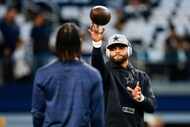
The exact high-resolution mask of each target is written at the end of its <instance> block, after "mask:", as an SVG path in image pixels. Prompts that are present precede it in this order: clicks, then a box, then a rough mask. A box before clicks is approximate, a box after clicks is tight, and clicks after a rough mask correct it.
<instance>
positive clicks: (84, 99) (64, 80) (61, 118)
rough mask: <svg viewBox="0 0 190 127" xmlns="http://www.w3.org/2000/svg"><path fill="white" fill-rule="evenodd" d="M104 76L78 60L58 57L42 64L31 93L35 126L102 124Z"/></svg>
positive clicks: (54, 126)
mask: <svg viewBox="0 0 190 127" xmlns="http://www.w3.org/2000/svg"><path fill="white" fill-rule="evenodd" d="M102 87H103V86H102V79H101V76H100V74H99V72H98V71H97V70H96V69H94V68H93V67H91V66H89V65H87V64H86V63H83V62H81V61H77V60H71V61H61V60H55V61H54V62H52V63H51V64H49V65H46V66H44V67H42V68H40V69H39V70H38V71H37V73H36V76H35V81H34V86H33V95H32V110H31V112H32V114H33V124H34V127H89V126H90V127H103V126H104V97H103V88H102Z"/></svg>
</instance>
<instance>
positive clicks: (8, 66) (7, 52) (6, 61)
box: [0, 7, 20, 83]
mask: <svg viewBox="0 0 190 127" xmlns="http://www.w3.org/2000/svg"><path fill="white" fill-rule="evenodd" d="M16 16H17V10H16V9H15V8H14V7H10V8H8V10H7V12H6V13H5V15H4V17H3V18H2V19H0V31H1V34H2V43H1V51H0V56H1V57H2V68H3V82H5V83H11V82H13V80H14V77H13V61H12V54H13V52H14V50H15V48H16V40H17V38H18V37H19V33H20V28H19V27H18V25H17V24H16V22H15V17H16Z"/></svg>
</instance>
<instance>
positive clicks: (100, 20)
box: [90, 5, 111, 25]
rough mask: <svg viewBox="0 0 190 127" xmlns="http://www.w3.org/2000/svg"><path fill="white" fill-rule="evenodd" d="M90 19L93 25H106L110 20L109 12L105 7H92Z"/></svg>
mask: <svg viewBox="0 0 190 127" xmlns="http://www.w3.org/2000/svg"><path fill="white" fill-rule="evenodd" d="M90 19H91V20H92V22H93V23H94V24H97V25H106V24H107V23H108V22H109V21H110V19H111V12H110V10H109V9H108V8H107V7H105V6H100V5H98V6H94V7H93V8H92V9H91V11H90Z"/></svg>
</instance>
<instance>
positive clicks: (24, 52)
mask: <svg viewBox="0 0 190 127" xmlns="http://www.w3.org/2000/svg"><path fill="white" fill-rule="evenodd" d="M13 61H14V66H13V73H14V79H15V81H16V83H21V84H26V83H29V82H31V78H32V75H31V74H32V61H33V57H32V54H31V52H30V48H29V46H28V45H26V44H25V43H24V41H23V40H22V39H21V38H18V39H17V42H16V49H15V51H14V53H13Z"/></svg>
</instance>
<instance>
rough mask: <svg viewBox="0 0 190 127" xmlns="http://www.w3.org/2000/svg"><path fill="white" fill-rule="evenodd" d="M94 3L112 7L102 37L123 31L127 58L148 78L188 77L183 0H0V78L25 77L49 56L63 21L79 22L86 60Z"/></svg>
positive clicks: (189, 16)
mask: <svg viewBox="0 0 190 127" xmlns="http://www.w3.org/2000/svg"><path fill="white" fill-rule="evenodd" d="M100 3H101V4H103V5H105V6H107V7H108V8H109V9H110V10H111V12H112V19H111V22H110V23H109V24H108V25H106V26H105V28H106V31H105V38H104V39H105V42H106V41H107V39H108V38H109V37H110V36H111V35H112V34H114V33H122V34H125V35H126V36H127V38H128V39H129V40H130V41H131V43H132V46H133V50H134V54H133V57H132V61H133V62H135V63H136V65H137V66H138V67H139V68H141V69H144V70H145V71H146V72H148V73H149V75H150V76H152V78H155V79H156V78H158V79H159V78H162V79H163V78H164V79H166V80H168V81H189V80H190V76H189V75H190V68H189V67H188V66H189V65H190V27H189V26H190V25H189V24H190V12H189V11H188V8H189V7H190V1H189V0H117V1H115V0H109V1H106V0H93V2H92V1H90V0H82V1H81V3H80V2H77V1H75V0H70V1H67V0H55V1H53V0H52V1H51V0H49V1H48V0H26V1H25V0H0V83H1V84H6V83H8V84H9V83H14V82H18V83H25V82H31V81H32V79H33V75H34V73H35V70H36V69H37V68H39V67H40V66H42V65H44V64H46V63H47V62H48V61H50V60H51V59H53V58H54V48H53V46H54V39H55V32H56V30H57V27H58V26H59V25H60V24H62V23H64V22H67V21H72V22H75V23H76V24H78V25H79V26H80V27H81V29H82V30H81V38H82V40H83V44H82V51H83V57H84V60H86V61H87V62H89V63H90V53H91V50H92V46H91V43H90V38H89V34H88V32H87V29H88V27H89V25H90V23H91V21H90V18H89V12H90V9H91V7H92V6H94V5H96V4H100Z"/></svg>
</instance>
